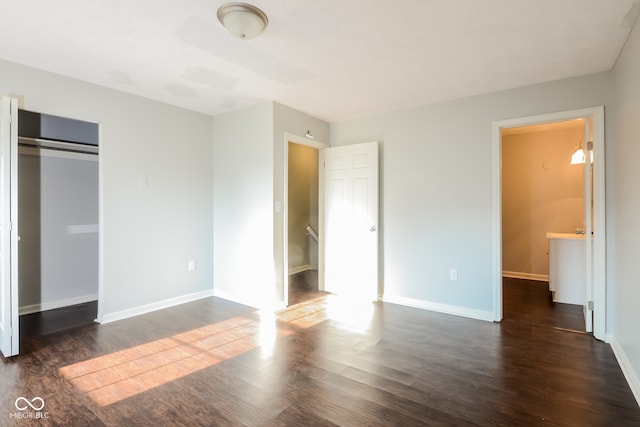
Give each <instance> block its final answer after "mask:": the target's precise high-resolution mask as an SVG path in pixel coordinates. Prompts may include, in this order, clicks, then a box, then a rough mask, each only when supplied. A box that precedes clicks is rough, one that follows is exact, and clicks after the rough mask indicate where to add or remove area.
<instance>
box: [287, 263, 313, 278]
mask: <svg viewBox="0 0 640 427" xmlns="http://www.w3.org/2000/svg"><path fill="white" fill-rule="evenodd" d="M309 270H311V266H310V265H309V264H307V265H301V266H300V267H293V268H290V269H289V276H292V275H294V274H298V273H302V272H304V271H309Z"/></svg>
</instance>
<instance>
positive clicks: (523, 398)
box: [0, 295, 640, 426]
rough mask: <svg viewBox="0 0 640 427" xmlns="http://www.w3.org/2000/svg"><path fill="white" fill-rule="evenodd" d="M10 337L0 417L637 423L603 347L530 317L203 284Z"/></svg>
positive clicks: (73, 421) (92, 421) (258, 422)
mask: <svg viewBox="0 0 640 427" xmlns="http://www.w3.org/2000/svg"><path fill="white" fill-rule="evenodd" d="M514 300H517V298H515V299H514ZM532 303H533V302H531V301H528V302H527V305H530V304H532ZM507 305H508V301H507V300H505V306H507ZM512 308H513V309H515V307H511V308H510V309H512ZM505 312H507V308H506V307H505ZM21 344H22V349H23V354H22V355H21V356H19V357H16V358H11V359H8V360H6V359H3V360H2V363H1V364H0V378H1V381H0V426H14V425H16V426H18V425H31V422H33V424H36V423H37V424H39V425H64V426H103V425H104V426H123V425H127V426H133V425H136V426H138V425H141V426H147V425H149V426H151V425H152V426H165V425H166V426H216V425H220V426H241V425H248V426H335V425H339V426H378V425H380V426H414V425H415V426H419V425H432V426H489V425H491V426H536V425H547V426H638V425H640V408H639V407H638V404H637V403H636V401H635V400H634V397H633V395H632V393H631V391H630V389H629V387H628V385H627V383H626V381H625V379H624V377H623V375H622V372H621V371H620V368H619V367H618V364H617V363H616V360H615V357H614V355H613V353H612V351H611V348H610V347H609V345H607V344H605V343H602V342H599V341H596V340H594V339H593V338H592V337H591V336H590V335H587V334H579V333H571V332H567V331H565V330H562V329H558V328H556V327H553V326H549V325H545V324H544V322H541V321H536V322H529V321H525V320H523V319H519V320H517V319H512V320H510V321H508V320H505V321H504V322H502V323H501V324H498V323H491V322H483V321H477V320H472V319H466V318H462V317H456V316H450V315H445V314H438V313H433V312H429V311H424V310H418V309H413V308H407V307H401V306H398V305H393V304H388V303H375V304H364V305H354V304H351V303H347V302H345V301H342V300H340V299H339V298H336V297H335V296H331V295H329V296H323V297H319V298H317V299H312V300H309V301H305V302H303V303H301V304H299V305H297V306H293V307H290V308H288V309H286V310H284V311H282V312H280V313H278V314H277V316H268V315H264V314H263V315H260V314H259V313H258V312H256V311H255V310H253V309H250V308H247V307H244V306H241V305H238V304H234V303H231V302H228V301H225V300H221V299H217V298H208V299H204V300H200V301H197V302H193V303H189V304H184V305H181V306H178V307H173V308H169V309H166V310H162V311H158V312H154V313H150V314H147V315H142V316H138V317H135V318H131V319H126V320H122V321H118V322H114V323H110V324H105V325H98V324H89V325H86V324H85V325H80V326H78V327H76V328H72V329H66V330H63V331H59V332H51V333H48V334H45V335H35V336H30V337H24V339H22V342H21ZM19 397H25V398H27V399H33V398H35V397H41V398H42V399H43V401H44V402H45V407H44V408H43V409H42V410H41V411H35V410H32V409H31V408H27V409H26V410H24V411H20V410H18V409H16V406H15V403H16V399H18V398H19ZM20 403H21V404H23V403H24V401H21V402H20ZM36 403H37V402H36ZM23 406H24V405H23ZM16 413H19V414H23V415H24V414H27V415H25V416H28V414H31V416H33V417H35V416H37V414H40V416H41V417H42V416H44V414H46V415H47V416H48V418H41V419H37V420H35V419H17V418H16V416H15V414H16ZM12 414H13V416H12Z"/></svg>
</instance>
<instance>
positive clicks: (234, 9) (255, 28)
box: [218, 3, 269, 39]
mask: <svg viewBox="0 0 640 427" xmlns="http://www.w3.org/2000/svg"><path fill="white" fill-rule="evenodd" d="M218 21H220V23H221V24H222V25H223V26H224V27H225V28H226V29H227V31H229V32H230V33H231V34H233V35H234V36H236V37H238V38H240V39H251V38H254V37H255V36H257V35H259V34H260V33H262V32H263V31H264V29H265V28H266V27H267V24H268V23H269V19H268V18H267V15H265V13H264V12H263V11H261V10H260V9H258V8H257V7H255V6H253V5H250V4H247V3H227V4H223V5H222V6H220V8H218Z"/></svg>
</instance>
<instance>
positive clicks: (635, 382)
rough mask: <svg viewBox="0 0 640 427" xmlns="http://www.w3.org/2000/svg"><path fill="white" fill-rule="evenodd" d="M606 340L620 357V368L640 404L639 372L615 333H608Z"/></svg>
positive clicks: (617, 356)
mask: <svg viewBox="0 0 640 427" xmlns="http://www.w3.org/2000/svg"><path fill="white" fill-rule="evenodd" d="M606 341H607V342H608V343H609V344H610V345H611V349H612V350H613V354H615V356H616V359H618V364H619V365H620V369H622V373H623V374H624V377H625V378H626V380H627V383H629V387H630V388H631V392H632V393H633V396H634V397H635V398H636V402H638V405H640V377H639V376H638V372H636V370H635V369H634V368H633V365H632V364H631V361H630V360H629V358H628V357H627V353H625V351H624V348H622V345H621V344H620V342H619V341H618V340H617V339H616V337H615V336H614V335H611V334H607V335H606Z"/></svg>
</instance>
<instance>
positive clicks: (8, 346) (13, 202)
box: [0, 97, 20, 357]
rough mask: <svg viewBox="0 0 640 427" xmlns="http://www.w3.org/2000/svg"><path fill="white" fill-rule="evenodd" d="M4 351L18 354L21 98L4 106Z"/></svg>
mask: <svg viewBox="0 0 640 427" xmlns="http://www.w3.org/2000/svg"><path fill="white" fill-rule="evenodd" d="M0 193H1V194H0V203H1V204H2V206H1V212H2V218H1V220H0V268H1V269H2V270H1V271H0V351H2V354H3V355H4V356H5V357H9V356H15V355H16V354H18V350H19V348H18V345H19V342H20V339H19V338H20V333H19V330H18V326H19V324H18V101H17V100H16V99H13V98H7V97H4V98H2V106H1V108H0Z"/></svg>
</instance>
